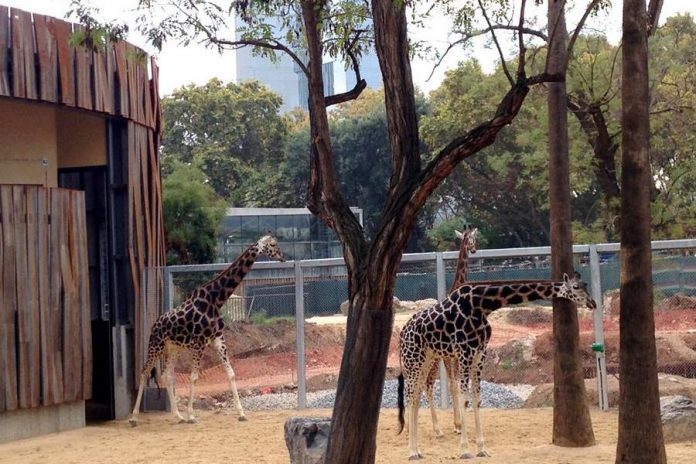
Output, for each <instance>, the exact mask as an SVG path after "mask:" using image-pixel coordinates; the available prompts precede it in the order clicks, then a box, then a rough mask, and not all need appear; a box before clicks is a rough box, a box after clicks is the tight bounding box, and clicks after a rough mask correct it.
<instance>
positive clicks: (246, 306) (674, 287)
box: [164, 239, 696, 409]
mask: <svg viewBox="0 0 696 464" xmlns="http://www.w3.org/2000/svg"><path fill="white" fill-rule="evenodd" d="M652 250H653V280H654V288H655V307H656V311H661V310H663V309H665V308H668V307H669V304H668V303H669V302H670V301H673V300H674V298H681V297H686V298H689V297H693V296H696V256H695V254H696V239H689V240H671V241H655V242H653V243H652ZM619 251H620V246H619V244H618V243H605V244H596V245H575V246H574V247H573V254H574V263H575V269H576V270H577V271H578V272H579V273H580V274H581V275H582V278H583V280H585V281H586V282H588V283H589V287H590V290H591V294H592V296H593V298H594V299H595V300H596V302H597V305H598V308H597V310H596V311H594V312H593V313H592V316H591V322H590V324H591V325H592V332H593V336H594V344H593V348H594V349H593V351H592V352H593V354H594V357H595V366H594V368H592V369H589V372H587V374H588V375H589V376H590V377H595V378H596V379H597V386H598V388H597V391H598V404H599V406H600V407H601V408H603V409H606V408H607V407H608V399H607V398H608V394H607V362H606V350H605V349H604V344H605V331H604V325H605V323H608V324H611V325H612V330H615V329H614V326H616V322H615V321H616V316H617V314H613V313H610V311H609V309H607V310H606V311H605V308H603V300H604V297H605V295H607V293H608V292H609V293H610V292H611V291H613V290H616V289H618V288H619V284H620V280H619ZM550 253H551V249H550V247H533V248H515V249H488V250H478V252H477V253H475V254H472V255H470V256H469V272H468V279H469V281H486V280H520V279H523V280H536V279H548V278H549V277H550ZM457 257H458V253H457V252H431V253H417V254H405V255H403V257H402V261H401V266H400V270H399V272H398V274H397V280H396V285H395V289H394V295H395V296H396V297H397V298H399V299H400V300H420V299H426V298H432V299H437V300H441V299H443V298H444V297H445V296H446V291H447V290H446V289H448V288H449V286H450V285H451V282H452V280H453V276H454V269H455V268H456V260H457ZM226 266H227V265H226V264H224V263H219V264H209V265H194V266H170V267H168V268H166V269H165V273H164V275H165V288H166V290H165V302H164V307H165V308H171V307H172V306H175V305H176V304H178V303H179V302H180V301H181V300H182V298H184V297H185V296H186V294H188V292H189V291H191V290H192V289H193V288H195V285H197V283H200V282H203V281H205V280H207V279H208V278H210V277H212V276H213V275H214V274H215V273H216V272H219V271H221V270H222V269H224V268H225V267H226ZM237 293H238V295H237V297H236V298H235V297H233V299H232V300H231V301H230V303H228V308H229V309H228V311H227V317H229V318H230V319H231V320H239V319H244V320H250V319H252V320H253V318H254V316H255V315H261V314H262V315H263V316H264V317H294V318H295V322H296V324H295V326H296V351H297V366H296V373H297V392H298V403H297V406H298V408H304V407H305V406H306V404H307V403H306V378H305V367H306V362H305V335H304V324H303V321H304V320H305V319H306V318H308V317H313V316H322V315H329V314H331V315H333V314H337V313H339V311H340V306H341V303H342V302H344V301H346V300H347V298H348V293H347V274H346V268H345V265H344V262H343V259H342V258H335V259H319V260H307V261H291V262H285V263H277V262H257V263H256V264H255V265H254V268H253V269H252V271H251V272H250V274H249V275H248V276H247V277H246V279H245V280H244V282H243V283H242V285H240V288H239V289H238V292H237ZM674 301H676V300H674ZM694 301H695V302H696V299H694ZM661 308H662V309H661ZM690 310H693V311H696V307H694V308H691V309H690ZM588 322H589V321H588ZM660 329H661V327H660V326H659V325H658V330H660ZM493 332H494V338H495V332H496V327H495V324H494V327H493ZM611 369H612V370H615V366H613V365H612V366H611ZM586 371H587V369H586ZM693 371H694V372H693V374H694V376H696V365H695V366H693ZM440 381H441V384H442V385H444V383H445V382H446V378H445V376H444V375H442V376H441V380H440ZM441 391H443V392H446V388H442V389H441ZM447 401H448V399H447V397H446V394H443V395H442V396H441V402H442V405H443V406H445V405H446V404H447Z"/></svg>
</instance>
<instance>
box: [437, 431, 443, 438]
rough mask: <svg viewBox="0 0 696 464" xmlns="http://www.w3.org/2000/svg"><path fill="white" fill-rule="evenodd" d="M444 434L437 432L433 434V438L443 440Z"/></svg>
mask: <svg viewBox="0 0 696 464" xmlns="http://www.w3.org/2000/svg"><path fill="white" fill-rule="evenodd" d="M444 436H445V434H444V433H442V430H438V431H436V432H435V438H444Z"/></svg>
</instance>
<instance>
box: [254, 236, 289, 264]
mask: <svg viewBox="0 0 696 464" xmlns="http://www.w3.org/2000/svg"><path fill="white" fill-rule="evenodd" d="M256 246H257V247H258V250H259V254H261V255H266V256H268V257H269V258H271V259H275V260H278V261H281V262H282V261H285V256H283V251H282V250H281V249H280V246H278V240H276V238H275V237H274V236H272V235H270V234H269V235H264V236H263V237H261V238H260V239H259V241H258V242H256Z"/></svg>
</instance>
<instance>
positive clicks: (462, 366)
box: [457, 355, 474, 459]
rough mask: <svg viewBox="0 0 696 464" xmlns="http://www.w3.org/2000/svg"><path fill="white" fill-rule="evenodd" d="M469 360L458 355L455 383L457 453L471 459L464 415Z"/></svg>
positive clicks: (463, 457)
mask: <svg viewBox="0 0 696 464" xmlns="http://www.w3.org/2000/svg"><path fill="white" fill-rule="evenodd" d="M469 362H470V361H469V359H467V357H466V356H464V355H462V356H460V358H459V362H458V370H459V372H458V373H459V379H458V382H457V385H458V386H459V391H458V396H459V417H460V419H461V435H460V436H459V454H460V457H461V458H462V459H471V458H473V457H474V455H473V454H471V453H470V452H469V438H468V436H467V433H466V418H465V417H464V414H465V412H466V401H465V398H466V392H467V390H468V389H469V388H468V387H469Z"/></svg>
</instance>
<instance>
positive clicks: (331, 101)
mask: <svg viewBox="0 0 696 464" xmlns="http://www.w3.org/2000/svg"><path fill="white" fill-rule="evenodd" d="M361 32H362V31H358V32H357V34H355V37H354V38H353V40H351V41H350V43H349V44H348V45H346V49H345V52H346V55H348V57H349V58H350V61H351V62H352V63H353V71H354V72H355V86H354V87H353V88H352V89H351V90H349V91H347V92H344V93H340V94H336V95H329V96H327V97H324V103H325V104H326V106H327V107H329V106H331V105H336V104H338V103H343V102H346V101H349V100H355V99H356V98H358V97H359V96H360V94H361V93H362V91H363V90H365V88H366V87H367V81H365V79H363V78H362V77H360V63H359V62H358V58H357V57H356V56H355V53H354V51H353V47H354V46H355V44H356V43H357V42H358V40H359V39H360V34H361Z"/></svg>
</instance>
